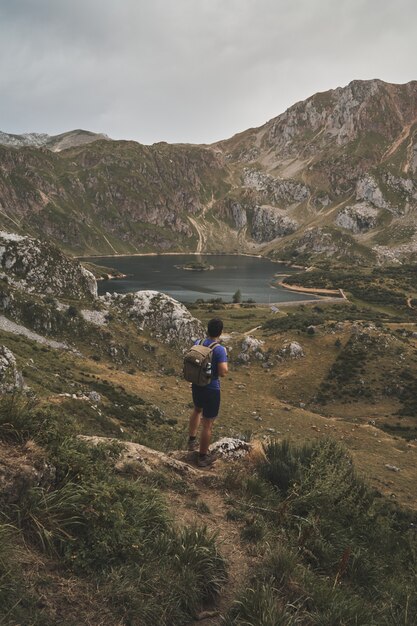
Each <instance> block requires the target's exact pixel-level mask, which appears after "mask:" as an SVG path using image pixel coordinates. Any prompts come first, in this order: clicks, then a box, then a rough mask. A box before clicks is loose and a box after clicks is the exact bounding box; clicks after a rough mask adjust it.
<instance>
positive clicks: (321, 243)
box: [293, 227, 353, 258]
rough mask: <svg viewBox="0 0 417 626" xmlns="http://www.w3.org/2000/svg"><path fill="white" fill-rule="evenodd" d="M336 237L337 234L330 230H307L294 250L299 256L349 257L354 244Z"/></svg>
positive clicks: (295, 244)
mask: <svg viewBox="0 0 417 626" xmlns="http://www.w3.org/2000/svg"><path fill="white" fill-rule="evenodd" d="M335 235H336V233H334V232H332V231H331V230H329V229H324V228H320V227H311V228H307V229H306V230H305V231H304V233H303V234H302V235H301V236H300V238H299V239H298V240H297V241H296V242H295V243H294V244H293V250H294V252H296V254H297V255H305V254H307V255H320V256H321V255H322V256H325V257H335V258H337V257H340V256H342V255H349V254H350V252H351V248H352V243H353V242H352V241H351V240H350V239H348V238H345V239H343V238H342V237H336V236H335Z"/></svg>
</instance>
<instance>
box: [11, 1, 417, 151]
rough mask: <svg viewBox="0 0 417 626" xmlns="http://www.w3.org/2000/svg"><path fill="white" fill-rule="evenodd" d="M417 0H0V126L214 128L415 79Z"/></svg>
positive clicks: (52, 130)
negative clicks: (323, 97)
mask: <svg viewBox="0 0 417 626" xmlns="http://www.w3.org/2000/svg"><path fill="white" fill-rule="evenodd" d="M416 17H417V2H416V0H0V130H3V131H5V132H9V133H23V132H29V131H35V132H47V133H49V134H57V133H61V132H65V131H67V130H71V129H74V128H84V129H88V130H92V131H95V132H105V133H107V134H108V135H110V136H111V137H112V138H115V139H135V140H137V141H140V142H142V143H153V142H155V141H169V142H192V143H202V142H206V143H209V142H212V141H216V140H219V139H225V138H227V137H230V136H231V135H233V134H234V133H236V132H239V131H242V130H245V129H247V128H249V127H252V126H260V125H261V124H263V123H264V122H266V121H267V120H268V119H270V118H272V117H275V116H276V115H278V114H279V113H282V112H283V111H284V110H285V109H286V108H287V107H289V106H291V105H292V104H294V103H295V102H297V101H298V100H303V99H305V98H307V97H309V96H310V95H312V94H314V93H316V92H317V91H325V90H327V89H333V88H335V87H338V86H343V85H346V84H347V83H349V82H350V81H351V80H353V79H355V78H361V79H369V78H381V79H382V80H385V81H388V82H395V83H404V82H408V81H409V80H415V79H417V19H416Z"/></svg>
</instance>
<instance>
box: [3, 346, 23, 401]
mask: <svg viewBox="0 0 417 626" xmlns="http://www.w3.org/2000/svg"><path fill="white" fill-rule="evenodd" d="M23 388H24V382H23V376H22V374H21V372H19V370H18V369H17V365H16V358H15V356H14V354H13V352H12V351H11V350H9V348H6V346H0V392H1V393H5V392H12V391H15V390H22V389H23Z"/></svg>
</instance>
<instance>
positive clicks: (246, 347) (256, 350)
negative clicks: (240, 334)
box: [237, 335, 265, 363]
mask: <svg viewBox="0 0 417 626" xmlns="http://www.w3.org/2000/svg"><path fill="white" fill-rule="evenodd" d="M263 345H264V342H263V341H262V340H261V339H256V337H252V336H251V335H248V336H247V337H245V338H244V340H243V341H242V345H241V351H240V352H239V354H238V355H237V359H238V361H240V362H241V363H249V361H251V360H252V359H256V360H258V361H263V360H264V359H265V354H264V350H263Z"/></svg>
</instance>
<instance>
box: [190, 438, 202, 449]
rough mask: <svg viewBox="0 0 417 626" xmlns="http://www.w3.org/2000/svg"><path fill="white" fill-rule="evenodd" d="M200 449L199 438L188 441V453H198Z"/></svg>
mask: <svg viewBox="0 0 417 626" xmlns="http://www.w3.org/2000/svg"><path fill="white" fill-rule="evenodd" d="M199 447H200V442H199V441H198V439H197V438H196V439H189V440H188V444H187V450H188V452H196V450H198V449H199Z"/></svg>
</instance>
